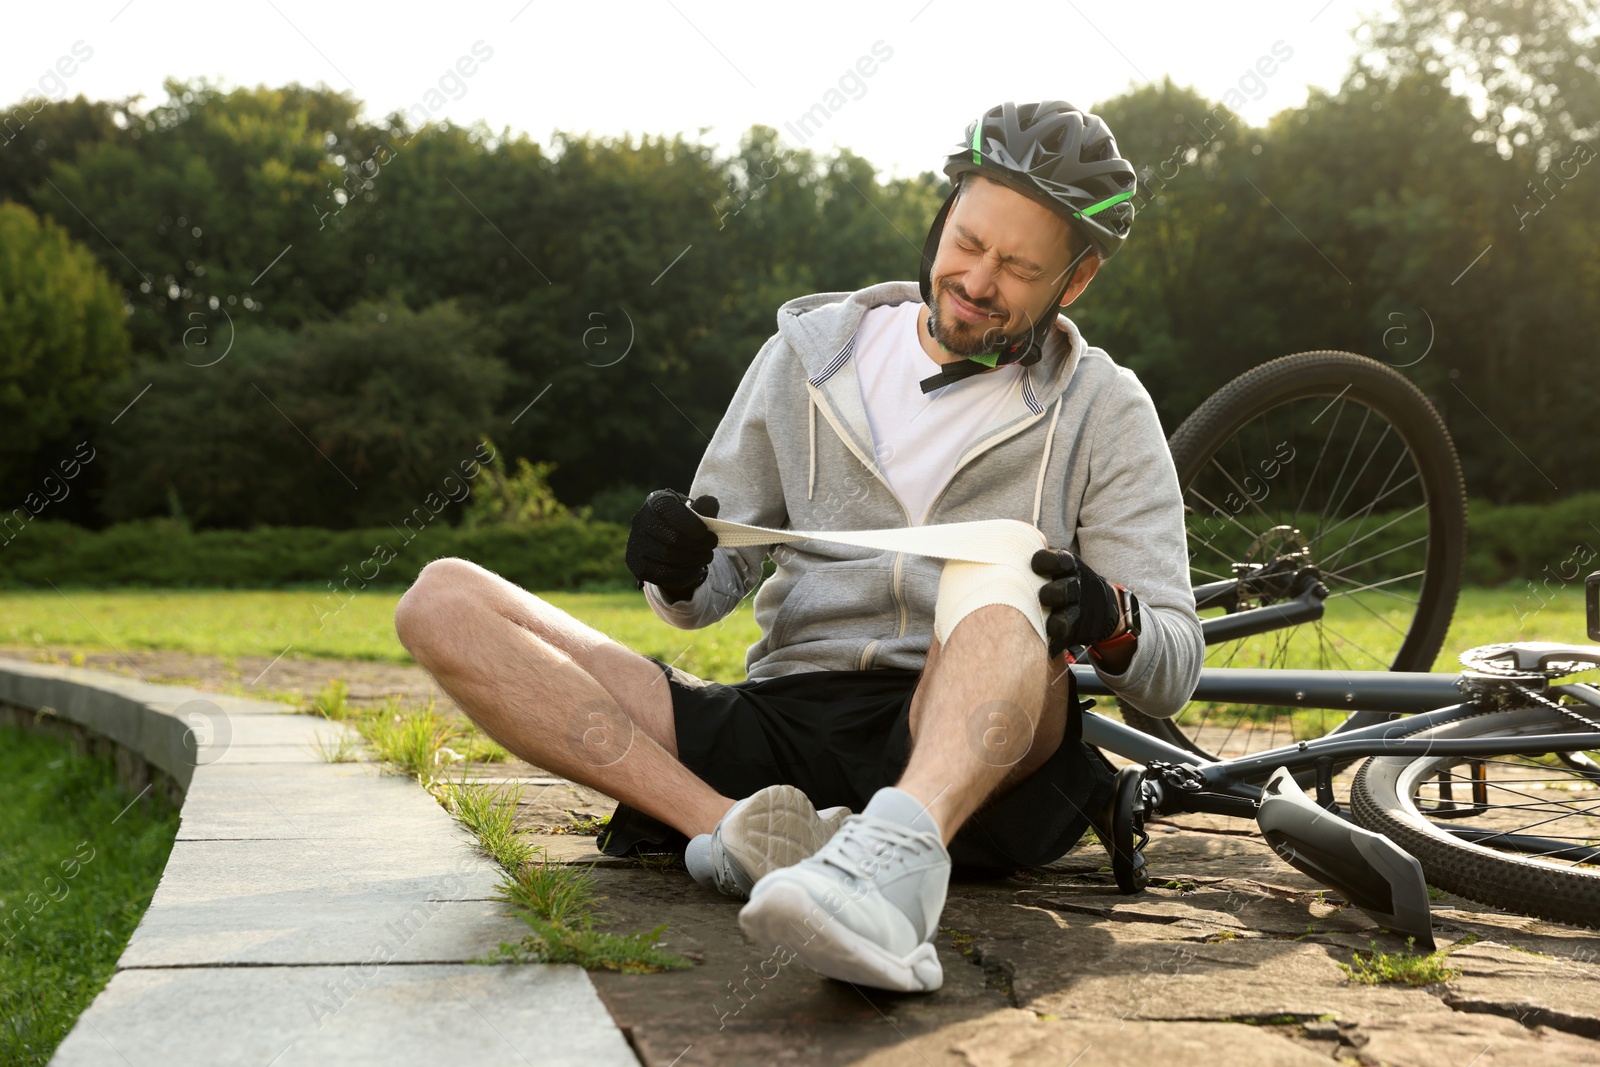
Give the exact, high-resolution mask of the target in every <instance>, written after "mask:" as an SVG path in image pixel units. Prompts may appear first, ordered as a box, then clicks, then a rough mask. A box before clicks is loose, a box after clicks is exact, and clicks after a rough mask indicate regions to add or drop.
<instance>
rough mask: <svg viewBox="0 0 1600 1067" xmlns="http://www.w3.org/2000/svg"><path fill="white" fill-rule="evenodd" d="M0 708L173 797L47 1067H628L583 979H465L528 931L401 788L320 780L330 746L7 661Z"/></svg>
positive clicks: (246, 706) (433, 811)
mask: <svg viewBox="0 0 1600 1067" xmlns="http://www.w3.org/2000/svg"><path fill="white" fill-rule="evenodd" d="M0 705H4V706H5V709H4V710H5V712H6V717H7V718H8V719H9V718H13V717H15V716H17V715H19V714H20V715H21V717H22V718H23V719H24V720H34V721H38V720H41V719H44V718H48V719H49V720H50V723H51V728H67V727H66V725H65V724H75V725H76V726H81V727H84V728H87V729H89V730H91V731H92V732H94V733H95V734H98V735H100V736H103V737H107V738H110V739H111V740H113V741H115V742H117V743H118V745H120V746H121V747H122V749H124V750H125V751H127V752H131V753H136V754H137V755H138V756H139V757H142V758H143V760H144V761H148V763H149V764H151V765H153V766H154V767H156V768H157V769H158V770H160V771H162V772H164V773H165V774H166V775H168V776H170V777H171V779H172V780H174V781H175V782H176V783H177V785H178V786H179V787H181V788H183V789H185V791H186V792H185V796H184V798H183V807H182V809H181V812H182V814H181V821H180V824H179V829H178V834H177V839H176V841H175V842H174V844H173V846H172V852H171V855H170V856H169V858H168V861H167V864H166V868H165V870H164V871H163V873H162V877H161V882H160V884H159V886H158V887H157V889H156V892H155V895H154V897H153V899H152V900H151V902H150V906H149V908H148V909H147V910H146V911H145V914H144V916H143V918H142V919H141V921H140V923H139V926H138V928H137V929H136V930H135V931H134V933H133V936H132V937H131V939H130V940H129V942H128V945H127V948H126V949H125V950H124V952H123V954H122V956H121V958H120V959H119V960H118V962H117V970H116V973H115V974H114V975H113V976H112V978H111V981H110V983H109V984H108V985H107V986H106V988H105V989H104V990H103V991H102V992H101V994H100V995H99V996H98V997H96V998H95V1000H94V1002H93V1003H92V1004H91V1005H90V1006H89V1008H88V1009H87V1010H86V1011H85V1012H84V1013H83V1015H81V1016H80V1017H79V1019H78V1021H77V1024H76V1025H75V1026H74V1027H73V1029H72V1031H71V1032H70V1033H69V1034H68V1035H67V1037H66V1039H65V1040H64V1041H63V1042H62V1044H61V1046H60V1048H59V1049H58V1050H57V1053H56V1055H55V1057H54V1059H53V1060H52V1061H51V1062H52V1063H54V1064H58V1065H72V1067H76V1065H79V1064H85V1065H87V1064H116V1065H128V1064H132V1065H141V1067H142V1065H145V1064H149V1065H157V1064H160V1065H165V1064H171V1063H197V1064H199V1063H204V1064H211V1063H248V1064H263V1065H265V1064H269V1063H270V1064H276V1065H279V1067H288V1065H290V1064H324V1063H372V1064H383V1065H385V1067H394V1065H398V1064H417V1065H426V1067H437V1065H438V1064H441V1063H458V1062H471V1063H474V1064H488V1063H497V1064H525V1063H529V1062H539V1063H560V1064H571V1065H574V1067H588V1065H591V1064H631V1063H634V1062H636V1061H635V1058H634V1056H633V1055H632V1054H631V1052H630V1051H629V1049H628V1046H627V1042H626V1040H625V1038H624V1036H623V1034H622V1033H621V1031H620V1030H619V1029H618V1028H617V1027H616V1026H615V1024H614V1023H613V1022H612V1021H611V1019H610V1017H609V1016H608V1014H607V1013H606V1010H605V1008H604V1007H603V1005H602V1004H601V1002H600V1000H599V998H598V997H597V996H596V995H595V991H594V987H593V986H592V985H591V984H590V982H589V979H588V977H587V975H585V974H584V972H583V971H582V970H580V969H578V968H576V967H546V966H529V967H512V966H484V965H480V964H475V963H473V962H471V961H473V960H474V959H476V958H479V957H482V956H484V955H486V954H487V953H488V952H490V951H492V950H493V949H494V948H495V947H496V946H497V945H499V944H500V942H501V941H503V940H515V939H517V938H518V937H520V935H521V933H522V932H523V927H522V924H520V923H519V922H517V921H516V920H515V919H514V918H512V917H510V916H508V915H507V914H506V913H505V909H504V907H503V906H502V905H501V904H499V903H498V902H497V901H495V900H493V899H492V896H493V891H494V887H495V885H496V883H497V882H498V881H499V869H498V868H497V867H496V866H495V865H494V864H493V863H492V862H491V861H489V860H488V859H486V858H485V857H483V856H482V855H481V854H479V852H478V851H477V849H476V847H475V842H474V841H473V840H472V838H471V835H470V834H468V833H467V832H466V831H465V830H464V829H463V828H462V827H461V826H460V825H459V824H457V823H456V822H455V820H454V819H453V818H451V816H450V815H448V814H447V813H446V812H445V811H444V810H443V809H442V808H440V807H439V805H438V804H437V803H436V802H435V801H434V800H433V798H432V797H430V796H429V795H428V794H427V793H426V792H424V791H423V790H421V789H419V788H418V787H417V785H416V783H415V782H412V781H409V780H406V779H401V778H397V777H392V776H383V775H380V774H379V773H378V772H377V769H376V768H374V767H372V766H371V765H370V764H366V765H360V764H329V763H325V762H323V761H322V760H321V759H320V758H319V757H318V755H317V754H316V749H315V744H314V741H315V738H316V737H317V736H318V735H319V734H327V733H328V732H330V731H334V730H342V729H344V727H340V726H336V725H335V724H332V723H328V722H326V721H324V720H321V719H317V718H313V717H311V716H306V715H296V714H291V713H288V712H286V711H285V709H284V706H283V705H282V704H269V703H266V702H263V701H258V700H249V699H245V698H240V697H234V696H227V695H223V694H220V693H214V692H213V693H207V692H202V691H200V690H198V689H188V688H184V687H176V686H159V685H153V684H148V683H146V682H142V681H138V680H132V679H127V678H123V677H119V676H117V675H113V674H108V673H104V672H99V671H92V670H86V669H80V668H73V667H57V666H44V665H39V664H33V663H24V662H20V661H16V660H10V661H4V660H0ZM17 709H21V710H20V712H19V711H18V710H17ZM124 762H126V761H124ZM143 765H144V764H143V762H141V763H140V764H139V766H140V767H141V768H142V767H143ZM96 862H101V863H115V862H116V858H115V855H114V852H113V853H108V854H107V855H106V857H105V858H103V859H98V860H97V861H96Z"/></svg>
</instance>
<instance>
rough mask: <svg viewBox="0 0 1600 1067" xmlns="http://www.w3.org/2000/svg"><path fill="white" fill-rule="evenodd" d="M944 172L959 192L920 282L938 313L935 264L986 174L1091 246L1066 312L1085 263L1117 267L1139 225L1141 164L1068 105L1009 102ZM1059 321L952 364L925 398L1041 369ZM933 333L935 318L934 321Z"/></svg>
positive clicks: (989, 115) (972, 130) (937, 230)
mask: <svg viewBox="0 0 1600 1067" xmlns="http://www.w3.org/2000/svg"><path fill="white" fill-rule="evenodd" d="M944 172H945V174H946V175H947V176H948V177H949V178H950V181H951V182H952V184H953V185H954V186H955V188H953V189H952V190H951V192H950V195H949V196H948V197H947V198H946V199H945V202H944V204H943V206H941V207H940V208H939V213H938V214H937V215H936V216H934V220H933V225H932V227H930V229H929V231H928V239H927V241H926V242H925V243H924V244H923V248H922V269H921V274H920V277H919V282H920V285H921V289H922V300H923V303H925V304H927V305H928V306H929V307H932V306H933V278H932V272H933V259H934V256H935V254H936V253H937V252H938V250H939V240H940V238H941V237H942V236H943V234H944V224H945V220H946V218H947V217H948V216H949V214H950V209H951V207H952V206H953V205H954V204H955V200H956V197H957V195H958V194H959V192H960V187H961V182H962V181H964V180H966V179H967V177H968V176H969V175H971V174H981V175H983V176H984V177H986V178H990V179H992V180H994V181H997V182H999V183H1000V184H1002V185H1005V186H1007V187H1008V188H1011V189H1014V190H1016V191H1017V192H1019V193H1021V194H1022V195H1024V196H1027V197H1029V198H1030V199H1033V200H1035V201H1037V202H1039V203H1041V204H1043V205H1044V206H1045V207H1047V208H1049V209H1050V210H1052V211H1054V212H1056V213H1057V214H1059V215H1060V216H1061V217H1062V218H1064V219H1066V220H1067V222H1068V224H1069V225H1070V226H1071V227H1072V229H1073V231H1074V232H1075V233H1077V234H1078V236H1079V238H1080V240H1081V241H1082V242H1083V248H1082V249H1080V250H1079V252H1078V254H1077V256H1075V257H1074V258H1073V260H1072V262H1071V263H1070V264H1068V267H1067V272H1066V280H1065V282H1063V284H1062V286H1061V290H1060V291H1059V292H1058V293H1057V294H1056V298H1055V300H1054V301H1052V305H1053V306H1054V305H1059V304H1060V302H1061V297H1063V296H1064V295H1066V291H1067V287H1068V286H1070V285H1071V284H1072V278H1073V276H1074V275H1075V274H1076V272H1077V268H1078V265H1079V263H1081V262H1082V261H1083V258H1084V256H1086V255H1088V253H1089V252H1091V251H1093V252H1094V253H1095V255H1097V256H1099V257H1100V258H1101V259H1102V260H1106V259H1110V258H1111V257H1112V256H1113V255H1115V254H1116V252H1117V249H1119V248H1121V247H1122V242H1123V241H1124V240H1126V239H1127V236H1128V231H1129V230H1130V229H1131V228H1132V224H1133V204H1132V203H1131V202H1130V201H1131V200H1132V198H1133V195H1134V192H1135V190H1136V184H1137V179H1136V178H1135V175H1134V170H1133V164H1131V163H1129V162H1128V161H1127V160H1125V159H1123V158H1122V157H1121V156H1119V155H1118V154H1117V142H1116V139H1115V138H1114V137H1112V135H1111V130H1110V128H1109V127H1108V126H1107V125H1106V124H1105V121H1104V120H1103V119H1101V118H1100V116H1098V115H1093V114H1089V113H1087V112H1083V111H1079V110H1078V109H1077V108H1075V107H1073V106H1072V105H1071V104H1069V103H1067V102H1065V101H1063V100H1045V101H1042V102H1040V103H1037V104H1020V105H1019V104H1013V103H1011V102H1009V101H1008V102H1006V103H1004V104H1000V105H998V106H996V107H992V108H990V109H989V110H988V111H986V112H985V113H984V114H983V115H982V117H980V118H978V119H976V120H974V121H973V122H972V123H970V124H969V125H968V126H967V132H966V136H965V137H964V138H963V140H962V143H961V145H960V147H958V148H957V149H956V151H955V152H953V153H952V154H951V155H950V157H949V158H948V159H947V160H946V161H945V165H944ZM1052 319H1053V316H1049V315H1046V316H1045V318H1044V319H1043V320H1042V321H1040V322H1037V323H1034V324H1033V326H1032V327H1031V328H1030V329H1029V332H1028V336H1027V338H1025V339H1023V340H1021V341H1019V342H1018V343H1017V344H1014V345H1011V346H1009V347H1007V348H1004V349H1002V350H1000V351H998V352H991V353H988V354H987V355H982V356H969V357H968V358H967V359H966V360H962V361H960V362H956V363H947V364H945V365H944V367H943V369H942V370H941V372H940V373H939V374H936V375H934V376H933V377H931V378H928V379H926V380H924V381H923V382H922V391H923V392H925V393H927V392H932V391H933V390H934V389H937V388H939V387H940V386H942V385H948V384H950V383H951V382H953V381H960V380H961V379H962V378H966V377H970V376H971V375H973V374H979V373H982V372H983V371H984V370H988V369H990V368H992V367H996V366H1004V365H1006V364H1009V363H1020V364H1021V365H1023V366H1028V365H1030V364H1032V363H1036V362H1038V360H1039V358H1040V354H1041V351H1042V349H1043V346H1044V339H1045V337H1046V336H1048V333H1049V328H1050V324H1051V320H1052ZM928 330H929V333H930V334H931V333H932V330H933V317H932V316H931V315H930V316H929V318H928Z"/></svg>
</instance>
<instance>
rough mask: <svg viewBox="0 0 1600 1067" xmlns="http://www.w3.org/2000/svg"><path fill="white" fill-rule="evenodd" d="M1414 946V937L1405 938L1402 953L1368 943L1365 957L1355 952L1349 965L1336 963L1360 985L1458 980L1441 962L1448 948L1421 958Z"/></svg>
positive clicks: (1456, 972)
mask: <svg viewBox="0 0 1600 1067" xmlns="http://www.w3.org/2000/svg"><path fill="white" fill-rule="evenodd" d="M1471 943H1472V942H1471V941H1467V940H1466V939H1465V938H1463V939H1462V942H1460V943H1458V944H1457V945H1455V946H1452V947H1456V948H1459V947H1462V946H1463V945H1466V944H1471ZM1416 944H1417V939H1416V938H1414V937H1408V938H1406V951H1405V952H1382V951H1379V949H1378V943H1377V942H1376V941H1372V942H1369V945H1370V946H1371V949H1372V951H1371V952H1369V953H1368V954H1367V955H1365V956H1363V955H1362V954H1361V953H1359V952H1353V953H1351V955H1350V962H1349V963H1341V964H1339V969H1340V970H1342V971H1344V973H1345V974H1346V975H1348V976H1349V978H1350V981H1352V982H1355V983H1358V984H1362V985H1411V986H1425V985H1433V984H1434V983H1436V982H1448V981H1450V980H1451V979H1454V978H1459V977H1461V971H1460V969H1459V968H1456V967H1451V966H1450V965H1449V964H1447V963H1446V962H1445V957H1446V956H1448V955H1449V954H1450V951H1451V950H1450V949H1440V950H1439V951H1437V952H1430V953H1428V954H1426V955H1422V954H1419V953H1417V952H1414V951H1412V950H1413V949H1415V948H1416Z"/></svg>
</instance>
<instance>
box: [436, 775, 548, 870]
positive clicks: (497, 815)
mask: <svg viewBox="0 0 1600 1067" xmlns="http://www.w3.org/2000/svg"><path fill="white" fill-rule="evenodd" d="M439 799H440V802H441V803H443V804H444V806H445V810H446V811H448V812H450V814H452V815H454V816H455V817H456V818H458V819H460V820H461V822H462V824H463V825H464V826H466V828H467V829H469V830H471V831H472V832H473V833H474V834H476V835H477V837H478V845H479V847H480V848H482V849H483V851H484V853H485V854H487V855H488V856H490V857H491V858H492V859H493V860H494V861H495V862H496V863H498V864H500V866H502V867H504V868H506V870H508V871H515V870H519V869H521V867H522V866H523V865H524V864H526V863H529V862H531V861H532V860H533V857H534V855H535V853H536V852H537V851H538V849H537V846H535V845H533V844H532V843H530V842H529V841H527V840H526V839H525V837H526V835H524V834H522V833H520V832H519V831H518V830H517V825H516V823H517V802H518V801H520V800H521V799H522V790H521V789H515V790H513V789H510V788H502V789H491V788H489V787H488V786H486V785H473V784H471V783H468V782H466V781H454V782H445V783H443V784H442V785H441V786H440V789H439Z"/></svg>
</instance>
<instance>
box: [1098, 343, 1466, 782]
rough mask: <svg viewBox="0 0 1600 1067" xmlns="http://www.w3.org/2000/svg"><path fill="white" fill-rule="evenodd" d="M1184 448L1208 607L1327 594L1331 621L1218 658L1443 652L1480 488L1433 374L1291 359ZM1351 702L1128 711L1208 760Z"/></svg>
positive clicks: (1248, 639) (1424, 662) (1300, 731)
mask: <svg viewBox="0 0 1600 1067" xmlns="http://www.w3.org/2000/svg"><path fill="white" fill-rule="evenodd" d="M1169 446H1170V447H1171V450H1172V458H1173V462H1174V464H1175V465H1176V467H1177V471H1178V483H1179V485H1180V486H1181V487H1182V489H1183V495H1184V504H1185V521H1186V523H1187V525H1188V535H1189V568H1190V578H1191V581H1192V582H1193V584H1194V586H1195V590H1196V601H1197V606H1199V608H1200V610H1201V615H1202V618H1203V619H1205V618H1208V617H1221V616H1224V615H1236V614H1238V613H1241V612H1244V611H1248V610H1250V609H1255V608H1263V607H1269V606H1274V605H1278V606H1282V605H1285V604H1288V603H1292V602H1294V601H1296V598H1299V600H1300V601H1301V602H1305V603H1315V599H1308V598H1316V599H1320V600H1321V606H1322V612H1323V613H1322V617H1321V618H1320V619H1317V620H1316V621H1310V622H1302V623H1300V624H1298V625H1282V624H1281V623H1280V624H1278V628H1276V629H1269V630H1267V631H1266V632H1262V633H1257V634H1255V635H1253V636H1245V637H1240V638H1235V639H1232V640H1220V641H1217V642H1216V643H1214V644H1212V643H1209V642H1208V646H1207V651H1206V665H1207V666H1212V667H1279V668H1282V667H1287V668H1301V669H1322V670H1427V669H1429V668H1430V667H1431V666H1432V665H1433V659H1434V657H1435V656H1436V655H1437V654H1438V652H1439V648H1440V646H1441V645H1442V644H1443V643H1444V636H1445V631H1446V630H1447V629H1448V627H1449V625H1450V616H1451V613H1452V612H1453V611H1454V609H1455V603H1456V597H1457V595H1458V593H1459V592H1460V587H1461V571H1462V567H1463V565H1464V563H1465V559H1466V531H1467V501H1466V490H1465V486H1464V484H1463V481H1462V477H1461V464H1460V462H1459V460H1457V458H1456V451H1455V446H1454V445H1453V444H1452V443H1451V441H1450V435H1449V433H1448V432H1447V431H1446V430H1445V427H1444V422H1443V421H1442V420H1441V419H1440V418H1439V414H1438V412H1436V411H1435V410H1434V408H1433V405H1432V404H1430V403H1429V402H1428V399H1427V397H1425V396H1423V394H1422V392H1421V391H1420V390H1418V389H1417V387H1416V386H1414V385H1412V384H1411V383H1410V382H1409V381H1407V380H1406V379H1405V377H1403V376H1402V375H1400V374H1399V373H1398V372H1396V371H1395V370H1393V369H1392V368H1390V367H1387V366H1385V365H1384V364H1382V363H1379V362H1377V361H1375V360H1372V359H1368V358H1366V357H1364V356H1357V355H1352V354H1351V353H1348V352H1303V353H1300V354H1298V355H1293V356H1284V357H1282V358H1281V359H1275V360H1272V361H1271V362H1269V363H1264V364H1262V365H1261V366H1259V367H1256V368H1254V369H1253V370H1250V371H1248V372H1246V373H1245V374H1242V375H1240V376H1239V377H1238V378H1235V379H1234V380H1233V381H1231V382H1229V383H1228V384H1227V385H1226V386H1224V387H1223V388H1222V389H1220V390H1219V391H1218V392H1217V393H1215V394H1214V395H1212V396H1211V397H1210V398H1209V399H1208V400H1206V402H1205V403H1203V404H1201V405H1200V407H1199V408H1198V409H1196V410H1195V412H1194V413H1193V414H1192V415H1190V416H1189V417H1188V418H1187V419H1185V420H1184V422H1183V424H1182V425H1181V426H1179V427H1178V429H1177V431H1176V432H1175V433H1174V434H1173V435H1172V439H1171V440H1170V441H1169ZM1323 593H1325V594H1326V595H1325V597H1323V596H1322V594H1323ZM1235 621H1236V622H1237V621H1240V620H1235ZM1269 621H1270V620H1269ZM1349 714H1350V713H1349V712H1345V711H1318V710H1310V709H1296V708H1257V707H1249V708H1240V707H1233V706H1218V705H1210V704H1201V703H1191V704H1189V705H1188V706H1186V707H1185V708H1184V709H1182V710H1181V711H1180V712H1179V713H1178V715H1177V716H1175V717H1174V718H1171V719H1152V718H1149V717H1147V716H1145V715H1142V714H1140V713H1139V711H1138V710H1137V709H1136V708H1130V707H1127V706H1124V708H1123V715H1124V718H1125V719H1126V720H1127V721H1128V722H1129V724H1130V725H1133V726H1136V727H1138V728H1140V729H1143V730H1145V731H1146V732H1149V733H1153V734H1155V735H1157V736H1159V737H1161V738H1163V739H1165V740H1168V741H1170V742H1172V743H1174V744H1177V745H1180V746H1182V747H1185V748H1188V749H1190V750H1191V751H1194V752H1198V753H1201V754H1202V755H1206V756H1221V755H1228V756H1235V755H1242V754H1245V753H1248V752H1253V751H1260V750H1262V749H1265V748H1270V747H1274V746H1277V745H1281V744H1286V743H1289V742H1292V741H1297V740H1304V739H1305V738H1307V737H1313V736H1318V737H1320V736H1322V735H1323V734H1326V733H1328V732H1329V731H1330V730H1332V729H1334V728H1335V727H1337V726H1338V725H1339V724H1340V723H1342V722H1343V721H1344V720H1345V719H1346V718H1347V717H1348V716H1349Z"/></svg>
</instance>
